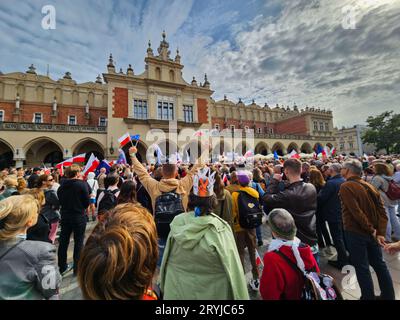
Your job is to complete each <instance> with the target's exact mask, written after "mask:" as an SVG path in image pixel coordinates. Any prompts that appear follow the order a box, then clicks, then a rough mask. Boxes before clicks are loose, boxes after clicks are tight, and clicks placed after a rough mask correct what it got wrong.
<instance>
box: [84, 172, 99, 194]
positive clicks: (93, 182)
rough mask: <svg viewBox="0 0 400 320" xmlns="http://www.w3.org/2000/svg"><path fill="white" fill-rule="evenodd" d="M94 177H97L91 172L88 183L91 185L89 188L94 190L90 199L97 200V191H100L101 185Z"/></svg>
mask: <svg viewBox="0 0 400 320" xmlns="http://www.w3.org/2000/svg"><path fill="white" fill-rule="evenodd" d="M94 177H95V174H94V172H89V174H88V179H87V183H88V184H89V187H90V188H91V190H92V192H91V194H90V199H96V195H97V190H98V189H99V184H98V182H97V180H95V179H94Z"/></svg>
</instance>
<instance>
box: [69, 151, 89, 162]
mask: <svg viewBox="0 0 400 320" xmlns="http://www.w3.org/2000/svg"><path fill="white" fill-rule="evenodd" d="M85 159H86V153H82V154H79V155H77V156H75V157H73V158H72V159H71V160H72V162H73V163H79V162H85Z"/></svg>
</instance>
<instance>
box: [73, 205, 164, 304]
mask: <svg viewBox="0 0 400 320" xmlns="http://www.w3.org/2000/svg"><path fill="white" fill-rule="evenodd" d="M157 259H158V246H157V230H156V225H155V223H154V219H153V216H152V215H151V214H150V213H149V212H148V211H147V210H146V209H145V208H143V207H141V206H140V205H135V204H131V203H127V204H122V205H119V206H117V207H116V208H115V209H114V210H112V211H110V212H109V213H107V215H106V217H105V220H104V222H103V223H99V224H98V225H97V226H96V227H95V229H94V230H93V233H92V234H91V235H90V237H89V239H88V240H87V242H86V244H85V247H84V249H83V250H82V253H81V256H80V259H79V264H78V281H79V284H80V287H81V289H82V293H83V296H84V298H85V299H89V300H140V299H141V298H142V296H143V294H144V293H145V291H146V290H147V289H148V288H151V285H152V279H153V275H154V273H155V270H156V267H157Z"/></svg>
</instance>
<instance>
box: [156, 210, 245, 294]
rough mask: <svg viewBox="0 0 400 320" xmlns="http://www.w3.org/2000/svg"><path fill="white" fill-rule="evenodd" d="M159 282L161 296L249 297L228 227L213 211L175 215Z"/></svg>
mask: <svg viewBox="0 0 400 320" xmlns="http://www.w3.org/2000/svg"><path fill="white" fill-rule="evenodd" d="M160 282H161V283H160V285H161V290H162V291H163V294H164V299H165V300H248V299H249V294H248V291H247V285H246V280H245V276H244V272H243V267H242V264H241V262H240V257H239V254H238V251H237V247H236V243H235V239H234V236H233V233H232V230H231V228H230V226H229V224H228V223H227V222H225V221H224V220H222V219H221V218H219V217H218V216H216V215H215V214H210V215H208V216H201V217H195V215H194V212H189V213H183V214H181V215H179V216H177V217H175V219H174V221H173V222H172V223H171V232H170V234H169V237H168V240H167V245H166V248H165V252H164V257H163V261H162V265H161V270H160Z"/></svg>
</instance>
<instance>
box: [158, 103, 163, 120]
mask: <svg viewBox="0 0 400 320" xmlns="http://www.w3.org/2000/svg"><path fill="white" fill-rule="evenodd" d="M157 118H158V119H159V120H162V118H163V117H162V102H159V103H158V112H157Z"/></svg>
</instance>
